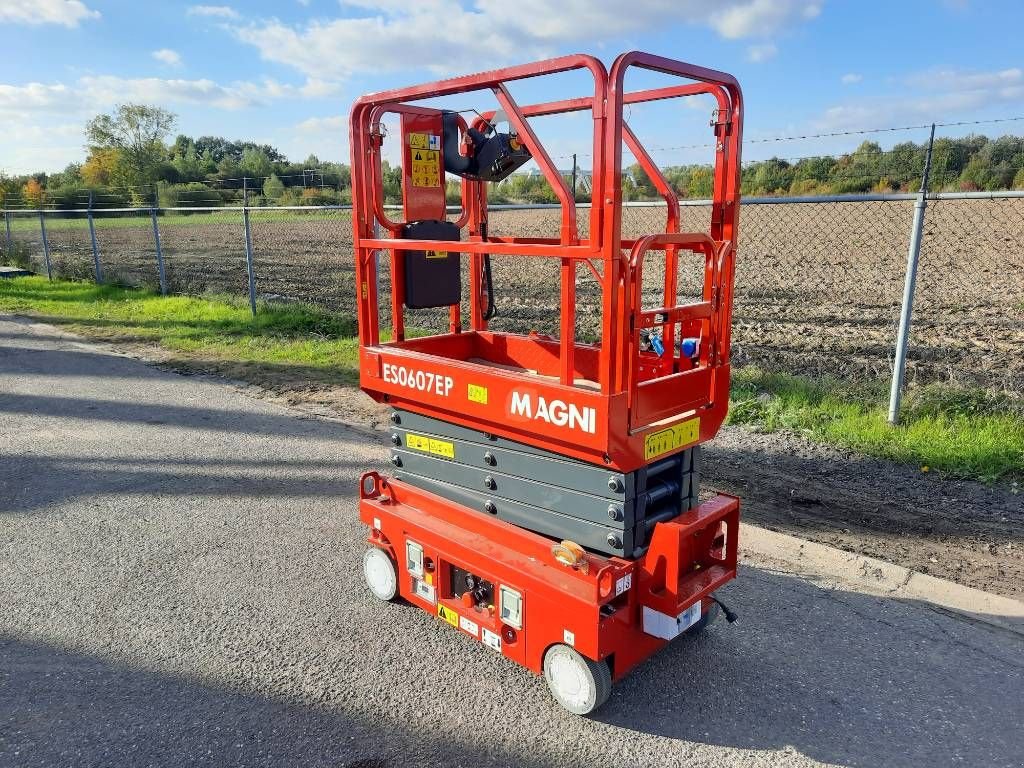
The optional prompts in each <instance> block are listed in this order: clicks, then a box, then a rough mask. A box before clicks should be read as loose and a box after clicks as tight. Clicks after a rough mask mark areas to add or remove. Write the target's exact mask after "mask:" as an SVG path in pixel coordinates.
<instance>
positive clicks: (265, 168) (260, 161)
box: [239, 147, 274, 179]
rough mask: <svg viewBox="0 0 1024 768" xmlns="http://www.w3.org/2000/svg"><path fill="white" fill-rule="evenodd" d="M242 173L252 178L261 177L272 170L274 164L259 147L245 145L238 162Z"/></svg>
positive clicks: (266, 175)
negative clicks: (240, 159)
mask: <svg viewBox="0 0 1024 768" xmlns="http://www.w3.org/2000/svg"><path fill="white" fill-rule="evenodd" d="M239 166H240V167H241V170H242V174H243V175H245V176H248V177H249V178H254V179H263V178H266V177H268V176H270V174H272V173H273V172H274V164H273V162H271V160H270V158H269V157H268V156H267V153H266V152H264V151H263V150H262V149H260V148H259V147H247V148H246V149H244V150H243V151H242V161H241V163H239Z"/></svg>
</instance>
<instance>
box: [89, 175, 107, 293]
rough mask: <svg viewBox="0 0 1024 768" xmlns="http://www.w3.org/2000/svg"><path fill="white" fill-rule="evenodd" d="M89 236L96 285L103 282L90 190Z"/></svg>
mask: <svg viewBox="0 0 1024 768" xmlns="http://www.w3.org/2000/svg"><path fill="white" fill-rule="evenodd" d="M86 216H88V218H89V238H90V239H91V240H92V263H93V267H94V269H95V271H96V285H100V284H102V283H103V270H102V269H101V268H100V248H99V245H98V244H97V243H96V223H95V222H94V221H93V220H92V190H91V189H90V190H89V210H88V212H87V213H86Z"/></svg>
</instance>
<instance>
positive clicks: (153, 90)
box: [0, 75, 332, 119]
mask: <svg viewBox="0 0 1024 768" xmlns="http://www.w3.org/2000/svg"><path fill="white" fill-rule="evenodd" d="M329 87H332V86H330V84H328V83H324V82H322V81H317V80H310V81H308V82H307V83H305V84H304V85H298V86H296V85H290V84H285V83H279V82H277V81H276V80H270V79H265V80H261V81H240V82H234V83H230V84H226V85H225V84H221V83H217V82H214V81H213V80H208V79H200V80H185V79H178V78H172V79H164V78H159V77H140V78H125V77H118V76H115V75H90V76H86V77H81V78H79V79H78V80H77V81H76V82H75V83H74V84H73V85H70V86H69V85H65V84H64V83H27V84H25V85H5V84H0V117H4V118H17V119H25V118H27V116H29V115H31V114H36V113H49V114H59V115H63V116H67V115H74V114H83V115H84V114H94V113H95V112H96V111H97V110H98V109H105V108H107V107H111V106H113V105H115V104H123V103H127V102H142V103H149V104H154V103H155V104H161V105H168V106H174V105H179V104H194V105H201V106H208V107H214V108H217V109H225V110H237V109H244V108H247V107H254V106H261V105H266V104H270V103H271V102H274V101H278V100H282V99H299V98H313V97H318V96H320V95H322V94H324V93H325V92H326V89H328V88H329Z"/></svg>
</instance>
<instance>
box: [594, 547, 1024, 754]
mask: <svg viewBox="0 0 1024 768" xmlns="http://www.w3.org/2000/svg"><path fill="white" fill-rule="evenodd" d="M721 594H722V595H723V599H727V602H729V604H730V607H731V608H733V609H734V610H736V611H737V612H738V613H739V614H740V621H739V622H737V623H736V624H733V625H727V624H726V623H725V622H724V621H720V622H719V623H718V624H716V625H714V626H713V627H712V628H710V629H709V630H708V631H706V632H705V633H704V634H703V635H700V636H698V637H694V638H686V637H684V638H681V639H680V640H679V641H677V642H674V643H672V644H670V645H669V646H668V647H667V648H665V649H664V650H663V651H662V652H661V653H660V654H658V655H657V656H655V657H654V658H653V659H651V660H650V661H648V662H647V663H646V664H645V665H643V666H641V667H640V668H639V669H637V670H635V671H634V673H633V674H632V675H630V676H629V677H627V678H626V679H625V680H623V681H622V683H621V684H620V685H619V686H618V687H617V688H616V689H615V692H614V693H613V696H612V699H611V700H610V702H609V704H608V705H607V706H606V708H605V709H604V710H603V711H602V712H601V713H599V717H598V719H600V720H601V721H603V722H605V723H608V724H611V725H616V726H621V727H623V728H629V729H631V730H636V731H641V732H644V733H648V734H654V735H658V736H665V737H669V738H672V739H682V740H685V741H694V742H703V743H708V744H718V745H722V746H729V747H737V748H743V749H784V748H786V747H791V748H792V749H795V750H796V751H797V752H799V753H800V754H803V755H807V756H808V757H811V758H814V759H816V760H821V761H824V762H827V763H836V764H840V765H854V766H877V765H906V766H922V768H923V767H925V766H936V765H947V764H951V763H958V764H959V763H962V764H964V765H985V766H1017V765H1020V756H1021V755H1022V754H1024V732H1022V731H1021V729H1020V723H1021V722H1024V696H1021V693H1020V692H1021V691H1022V690H1024V653H1022V651H1024V642H1022V640H1021V638H1019V637H1018V636H1015V635H1011V634H1010V633H1007V632H1001V631H999V630H990V629H987V628H982V627H979V626H977V625H974V624H972V623H970V622H968V621H964V620H962V619H957V618H952V617H949V616H947V615H944V614H940V613H937V612H936V611H935V610H934V609H933V608H930V607H927V606H924V605H923V604H921V603H920V602H919V601H904V600H899V599H893V598H884V597H876V596H872V595H866V594H861V593H856V592H846V591H838V590H833V589H826V588H823V587H820V586H817V585H815V584H813V583H811V582H808V581H805V580H802V579H797V578H794V577H792V576H789V575H784V574H780V573H775V572H771V571H767V570H762V569H758V568H753V567H745V568H743V569H742V570H741V572H740V578H739V579H738V580H737V581H736V582H734V583H733V584H732V585H730V586H729V587H728V588H726V590H724V591H723V592H722V593H721ZM726 595H728V598H727V597H726Z"/></svg>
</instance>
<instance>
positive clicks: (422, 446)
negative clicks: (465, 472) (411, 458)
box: [405, 432, 455, 459]
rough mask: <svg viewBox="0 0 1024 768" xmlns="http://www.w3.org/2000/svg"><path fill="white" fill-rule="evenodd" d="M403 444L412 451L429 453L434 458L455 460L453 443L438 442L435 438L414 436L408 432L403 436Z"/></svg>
mask: <svg viewBox="0 0 1024 768" xmlns="http://www.w3.org/2000/svg"><path fill="white" fill-rule="evenodd" d="M405 444H406V445H407V446H409V447H410V448H412V449H413V450H414V451H422V452H423V453H431V454H433V455H434V456H440V457H442V458H444V459H454V458H455V443H449V442H448V441H447V440H438V439H437V438H435V437H424V436H423V435H414V434H412V433H411V432H410V433H409V434H407V435H406V436H405Z"/></svg>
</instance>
